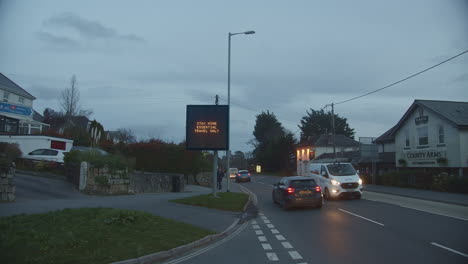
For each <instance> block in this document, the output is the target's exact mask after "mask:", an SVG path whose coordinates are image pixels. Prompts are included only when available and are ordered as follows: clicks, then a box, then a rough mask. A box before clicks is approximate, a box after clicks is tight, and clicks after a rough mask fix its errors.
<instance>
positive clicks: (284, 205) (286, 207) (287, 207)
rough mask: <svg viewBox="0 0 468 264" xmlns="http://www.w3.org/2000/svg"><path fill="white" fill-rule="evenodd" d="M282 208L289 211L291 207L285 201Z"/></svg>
mask: <svg viewBox="0 0 468 264" xmlns="http://www.w3.org/2000/svg"><path fill="white" fill-rule="evenodd" d="M281 207H282V208H283V210H285V211H286V210H288V209H289V205H288V203H286V201H283V203H282V204H281Z"/></svg>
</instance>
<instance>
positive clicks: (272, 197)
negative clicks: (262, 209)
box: [271, 194, 278, 204]
mask: <svg viewBox="0 0 468 264" xmlns="http://www.w3.org/2000/svg"><path fill="white" fill-rule="evenodd" d="M271 199H272V200H273V203H274V204H278V202H277V201H276V199H275V195H274V194H272V195H271Z"/></svg>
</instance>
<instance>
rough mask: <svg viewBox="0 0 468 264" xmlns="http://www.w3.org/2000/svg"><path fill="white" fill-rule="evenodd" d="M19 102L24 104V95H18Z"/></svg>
mask: <svg viewBox="0 0 468 264" xmlns="http://www.w3.org/2000/svg"><path fill="white" fill-rule="evenodd" d="M18 102H20V103H22V104H24V97H22V96H19V97H18Z"/></svg>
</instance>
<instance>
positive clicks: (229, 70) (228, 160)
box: [226, 30, 255, 192]
mask: <svg viewBox="0 0 468 264" xmlns="http://www.w3.org/2000/svg"><path fill="white" fill-rule="evenodd" d="M240 34H244V35H252V34H255V31H253V30H250V31H245V32H239V33H231V32H229V34H228V36H229V37H228V101H227V103H228V107H229V111H228V149H227V152H226V160H227V161H226V167H227V168H226V170H227V174H228V175H227V191H228V192H230V190H229V182H230V178H231V175H230V174H231V173H230V172H229V167H230V164H229V163H230V159H231V146H230V145H231V139H230V136H231V133H230V130H231V37H232V36H234V35H240Z"/></svg>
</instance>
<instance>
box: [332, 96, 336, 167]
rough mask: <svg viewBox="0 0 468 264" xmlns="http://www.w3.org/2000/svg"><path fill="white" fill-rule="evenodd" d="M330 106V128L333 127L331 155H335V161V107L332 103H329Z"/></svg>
mask: <svg viewBox="0 0 468 264" xmlns="http://www.w3.org/2000/svg"><path fill="white" fill-rule="evenodd" d="M331 108H332V129H333V156H334V157H335V161H336V141H335V107H334V103H331Z"/></svg>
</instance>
